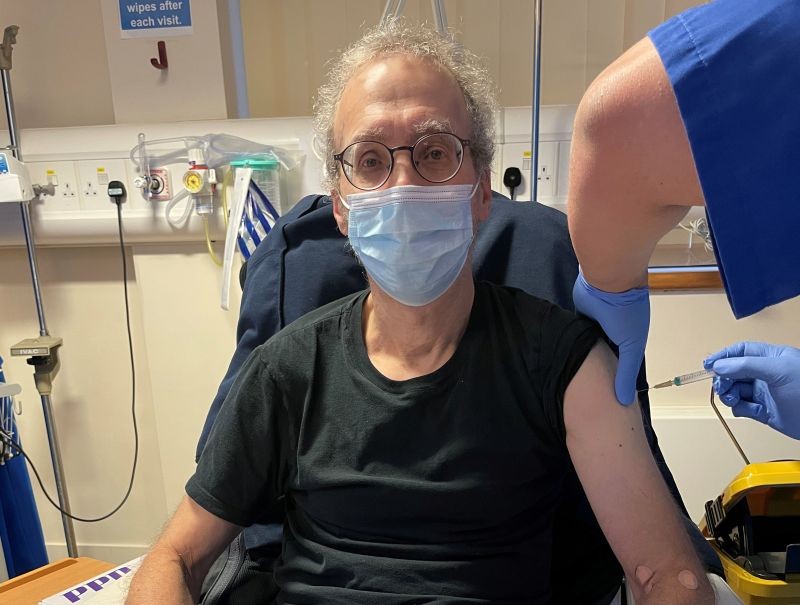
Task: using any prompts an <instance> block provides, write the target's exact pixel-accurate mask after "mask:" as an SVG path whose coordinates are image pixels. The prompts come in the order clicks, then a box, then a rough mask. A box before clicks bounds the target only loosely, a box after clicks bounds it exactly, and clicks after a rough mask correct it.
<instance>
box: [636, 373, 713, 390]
mask: <svg viewBox="0 0 800 605" xmlns="http://www.w3.org/2000/svg"><path fill="white" fill-rule="evenodd" d="M714 376H716V374H714V372H713V370H699V371H697V372H689V373H688V374H681V375H680V376H676V377H675V378H672V379H671V380H665V381H664V382H659V383H658V384H654V385H653V386H651V387H650V388H651V389H663V388H664V387H682V386H683V385H685V384H690V383H692V382H697V381H699V380H706V379H708V378H713V377H714Z"/></svg>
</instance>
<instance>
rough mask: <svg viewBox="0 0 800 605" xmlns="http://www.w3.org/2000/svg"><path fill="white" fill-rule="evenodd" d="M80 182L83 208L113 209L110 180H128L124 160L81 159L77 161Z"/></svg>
mask: <svg viewBox="0 0 800 605" xmlns="http://www.w3.org/2000/svg"><path fill="white" fill-rule="evenodd" d="M76 164H77V166H78V178H79V183H80V197H81V210H105V211H109V210H113V206H112V205H111V203H110V202H109V199H108V193H107V191H106V190H107V189H108V183H109V182H110V181H122V182H127V175H126V172H125V161H124V160H109V159H103V160H81V161H79V162H76Z"/></svg>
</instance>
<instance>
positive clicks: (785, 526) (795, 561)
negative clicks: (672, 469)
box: [700, 461, 800, 605]
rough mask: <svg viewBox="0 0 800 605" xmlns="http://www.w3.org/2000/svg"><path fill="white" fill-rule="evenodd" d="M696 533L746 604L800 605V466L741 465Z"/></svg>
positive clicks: (708, 507)
mask: <svg viewBox="0 0 800 605" xmlns="http://www.w3.org/2000/svg"><path fill="white" fill-rule="evenodd" d="M700 529H701V530H702V532H703V535H705V536H706V538H707V539H708V540H709V542H710V543H711V546H712V547H713V548H714V550H716V551H717V554H718V555H719V557H720V559H721V560H722V565H723V567H724V569H725V576H726V580H727V582H728V584H730V586H731V588H733V590H734V592H735V593H736V594H737V595H738V596H739V598H740V599H742V601H743V602H744V603H745V605H751V604H762V603H764V604H770V605H800V461H778V462H765V463H759V464H749V465H747V466H745V467H744V469H742V472H740V473H739V474H738V475H736V477H734V479H733V481H731V482H730V484H728V486H727V487H726V488H725V491H724V492H723V493H722V495H721V496H719V497H718V498H716V499H715V500H711V501H709V502H707V503H706V514H705V516H704V517H703V520H702V522H701V524H700Z"/></svg>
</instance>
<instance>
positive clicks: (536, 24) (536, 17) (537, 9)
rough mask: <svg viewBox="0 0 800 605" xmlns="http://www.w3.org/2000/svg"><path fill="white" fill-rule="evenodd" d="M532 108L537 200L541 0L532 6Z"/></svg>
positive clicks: (533, 179) (534, 197) (535, 194)
mask: <svg viewBox="0 0 800 605" xmlns="http://www.w3.org/2000/svg"><path fill="white" fill-rule="evenodd" d="M533 32H534V34H533V108H532V112H531V151H532V153H531V176H530V178H531V201H532V202H538V201H539V200H538V199H537V197H538V190H539V110H540V105H541V102H542V100H541V98H540V89H541V82H542V0H534V8H533Z"/></svg>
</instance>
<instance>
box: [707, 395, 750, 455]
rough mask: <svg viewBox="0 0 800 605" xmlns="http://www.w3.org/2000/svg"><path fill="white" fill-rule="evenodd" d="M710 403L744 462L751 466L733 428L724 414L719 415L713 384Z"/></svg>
mask: <svg viewBox="0 0 800 605" xmlns="http://www.w3.org/2000/svg"><path fill="white" fill-rule="evenodd" d="M710 401H711V407H712V408H714V413H715V414H716V415H717V418H719V421H720V422H721V423H722V426H723V427H724V428H725V432H726V433H728V437H730V438H731V441H733V445H734V446H736V449H737V450H738V451H739V455H740V456H741V457H742V460H744V463H745V464H746V465H747V464H750V460H748V458H747V456H746V455H745V453H744V450H743V449H742V446H741V445H739V442H738V441H737V440H736V437H735V436H734V435H733V431H731V428H730V427H729V426H728V423H727V422H725V419H724V418H723V417H722V414H720V413H719V409H717V404H716V403H714V385H713V384H712V385H711V398H710Z"/></svg>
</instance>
